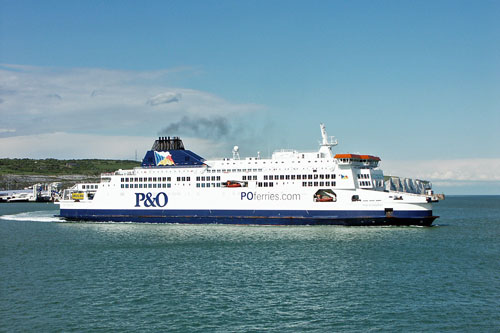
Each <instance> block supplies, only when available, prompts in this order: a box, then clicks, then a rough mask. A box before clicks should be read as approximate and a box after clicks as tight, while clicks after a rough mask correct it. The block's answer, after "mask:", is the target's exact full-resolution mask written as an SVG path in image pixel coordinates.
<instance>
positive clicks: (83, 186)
mask: <svg viewBox="0 0 500 333" xmlns="http://www.w3.org/2000/svg"><path fill="white" fill-rule="evenodd" d="M98 186H99V185H82V189H83V190H97V188H98Z"/></svg>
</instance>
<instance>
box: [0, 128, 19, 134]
mask: <svg viewBox="0 0 500 333" xmlns="http://www.w3.org/2000/svg"><path fill="white" fill-rule="evenodd" d="M15 132H16V130H15V129H13V128H0V133H15Z"/></svg>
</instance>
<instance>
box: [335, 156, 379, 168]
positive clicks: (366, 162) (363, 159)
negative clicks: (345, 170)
mask: <svg viewBox="0 0 500 333" xmlns="http://www.w3.org/2000/svg"><path fill="white" fill-rule="evenodd" d="M334 158H335V160H336V161H337V163H338V165H339V166H342V165H349V166H355V167H358V168H365V169H373V168H376V167H378V163H379V162H380V157H377V156H372V155H358V154H336V155H335V156H334Z"/></svg>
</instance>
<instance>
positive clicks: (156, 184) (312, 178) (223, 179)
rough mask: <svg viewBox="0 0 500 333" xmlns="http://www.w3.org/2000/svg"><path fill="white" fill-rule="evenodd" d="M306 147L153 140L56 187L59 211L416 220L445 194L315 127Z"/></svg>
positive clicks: (425, 222)
mask: <svg viewBox="0 0 500 333" xmlns="http://www.w3.org/2000/svg"><path fill="white" fill-rule="evenodd" d="M320 129H321V136H322V140H321V141H320V147H319V149H318V150H317V151H314V152H298V151H296V150H279V151H276V152H274V153H273V154H272V156H271V158H261V157H260V154H257V156H256V157H246V158H240V156H239V149H238V147H237V146H235V147H234V149H233V151H232V157H230V158H223V159H214V160H206V159H204V158H202V157H201V156H199V155H197V154H195V153H194V152H192V151H190V150H187V149H185V148H184V144H183V142H182V140H181V139H180V138H178V137H160V138H159V139H158V140H156V141H155V142H154V145H153V147H152V148H151V150H149V151H147V152H146V155H145V156H144V159H143V160H142V164H141V166H140V167H137V168H134V169H132V170H118V171H116V172H113V173H105V174H102V175H101V179H100V182H99V183H86V184H77V185H75V186H73V187H72V188H70V189H67V190H65V191H64V193H63V196H62V199H61V200H60V202H59V205H60V216H61V217H63V218H64V219H66V220H77V221H101V222H107V221H117V222H148V223H190V224H198V223H220V224H251V225H254V224H255V225H349V226H351V225H352V226H365V225H367V226H372V225H417V226H430V225H431V224H432V222H433V221H434V220H435V219H436V218H437V216H434V215H433V214H432V204H433V203H434V202H437V201H439V200H440V199H442V198H443V197H441V195H436V194H434V193H433V191H432V188H431V184H430V183H429V182H426V181H421V180H413V179H408V178H405V179H401V178H398V177H388V176H386V177H384V174H383V172H382V170H380V169H379V163H380V158H379V157H377V156H372V155H361V154H351V153H345V154H334V152H333V147H334V146H336V145H337V144H338V142H337V140H335V139H334V137H328V135H327V133H326V129H325V126H324V125H323V124H321V125H320Z"/></svg>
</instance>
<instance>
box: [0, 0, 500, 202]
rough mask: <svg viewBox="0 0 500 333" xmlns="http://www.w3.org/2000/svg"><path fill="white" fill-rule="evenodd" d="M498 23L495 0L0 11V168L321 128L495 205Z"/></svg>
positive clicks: (297, 139)
mask: <svg viewBox="0 0 500 333" xmlns="http://www.w3.org/2000/svg"><path fill="white" fill-rule="evenodd" d="M499 20H500V3H499V2H496V1H419V2H415V1H379V2H375V1H245V2H243V1H148V2H140V1H22V0H21V1H19V0H18V1H4V0H0V64H1V65H0V116H1V118H2V120H0V157H35V158H45V157H56V158H74V157H81V158H86V157H99V158H133V157H134V154H135V151H136V150H137V154H138V155H139V157H141V156H142V154H143V152H144V150H146V149H148V148H149V146H150V145H151V144H152V140H153V139H154V137H156V136H157V135H159V134H172V135H173V134H175V135H181V136H182V137H183V138H185V142H186V144H187V145H189V147H190V148H192V150H194V151H196V152H198V153H199V154H200V155H202V156H205V157H215V156H218V157H222V156H225V155H230V147H232V146H233V145H235V144H238V145H239V146H240V147H241V152H242V154H243V155H255V154H256V151H257V150H259V151H261V152H262V153H263V155H267V154H268V153H269V152H272V151H273V150H275V149H278V148H296V149H299V150H312V149H316V147H317V142H318V140H319V137H320V135H319V123H320V122H324V123H325V124H326V126H327V130H328V132H329V134H330V135H335V136H336V137H337V138H338V140H339V146H337V148H336V150H337V151H338V152H360V153H368V154H373V155H378V156H380V157H381V158H382V161H383V164H382V166H383V168H384V169H385V170H386V171H387V172H389V173H392V174H399V175H402V176H418V177H421V178H427V179H431V180H432V181H433V182H434V184H435V188H436V190H441V191H444V192H446V193H452V194H453V193H463V194H466V193H476V194H477V193H496V194H500V171H498V170H500V135H499V134H498V128H499V127H500V126H499V124H500V24H498V21H499ZM215 123H217V126H219V127H215V128H214V127H213V126H214V124H215ZM165 129H170V130H172V129H175V130H176V132H177V133H164V130H165ZM217 129H219V130H217ZM75 143H77V144H75ZM417 166H418V167H417ZM403 173H404V174H403Z"/></svg>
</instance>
